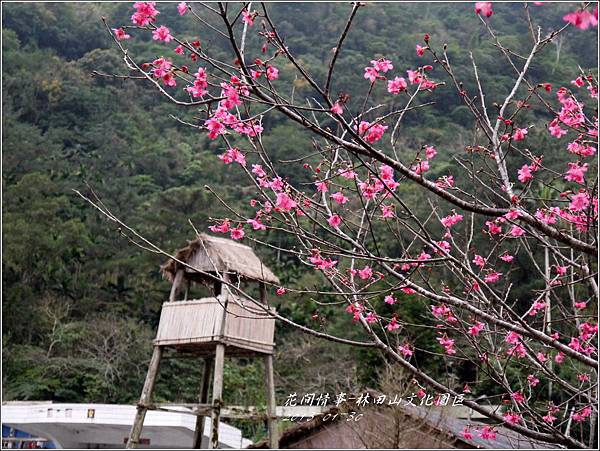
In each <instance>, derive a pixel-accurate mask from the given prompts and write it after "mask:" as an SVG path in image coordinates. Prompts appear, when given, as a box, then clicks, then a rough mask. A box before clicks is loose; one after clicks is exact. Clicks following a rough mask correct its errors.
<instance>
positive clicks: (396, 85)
mask: <svg viewBox="0 0 600 451" xmlns="http://www.w3.org/2000/svg"><path fill="white" fill-rule="evenodd" d="M407 87H408V85H407V83H406V80H405V79H404V78H402V77H396V78H394V79H393V80H388V85H387V90H388V92H389V93H390V94H400V93H401V92H402V91H406V88H407Z"/></svg>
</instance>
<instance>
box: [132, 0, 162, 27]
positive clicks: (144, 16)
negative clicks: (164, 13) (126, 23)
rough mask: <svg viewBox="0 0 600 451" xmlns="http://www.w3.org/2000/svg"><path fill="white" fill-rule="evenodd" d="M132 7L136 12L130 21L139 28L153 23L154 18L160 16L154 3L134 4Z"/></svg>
mask: <svg viewBox="0 0 600 451" xmlns="http://www.w3.org/2000/svg"><path fill="white" fill-rule="evenodd" d="M133 7H134V8H135V9H136V12H135V13H133V15H132V16H131V21H132V22H133V23H134V24H136V25H138V26H140V27H145V26H146V25H148V24H150V23H152V22H154V21H155V20H156V16H157V15H158V14H160V13H159V12H158V11H157V10H156V2H135V3H134V4H133Z"/></svg>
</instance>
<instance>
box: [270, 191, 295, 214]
mask: <svg viewBox="0 0 600 451" xmlns="http://www.w3.org/2000/svg"><path fill="white" fill-rule="evenodd" d="M275 205H276V206H277V208H279V209H280V210H282V211H285V212H289V211H290V210H292V209H294V208H296V207H298V204H297V203H296V202H294V200H292V198H291V197H290V196H288V194H287V193H278V194H277V201H276V203H275Z"/></svg>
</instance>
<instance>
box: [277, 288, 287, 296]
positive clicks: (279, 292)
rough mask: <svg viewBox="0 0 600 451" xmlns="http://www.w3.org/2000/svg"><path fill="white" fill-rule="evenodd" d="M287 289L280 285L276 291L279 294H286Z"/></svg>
mask: <svg viewBox="0 0 600 451" xmlns="http://www.w3.org/2000/svg"><path fill="white" fill-rule="evenodd" d="M285 292H286V290H285V288H283V287H279V288H277V291H276V292H275V293H277V296H283V295H284V294H285Z"/></svg>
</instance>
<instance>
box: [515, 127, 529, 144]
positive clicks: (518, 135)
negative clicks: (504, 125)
mask: <svg viewBox="0 0 600 451" xmlns="http://www.w3.org/2000/svg"><path fill="white" fill-rule="evenodd" d="M527 133H529V131H528V130H527V129H526V128H518V129H517V130H515V133H514V134H513V136H512V139H513V141H523V140H524V139H525V136H526V135H527Z"/></svg>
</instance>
